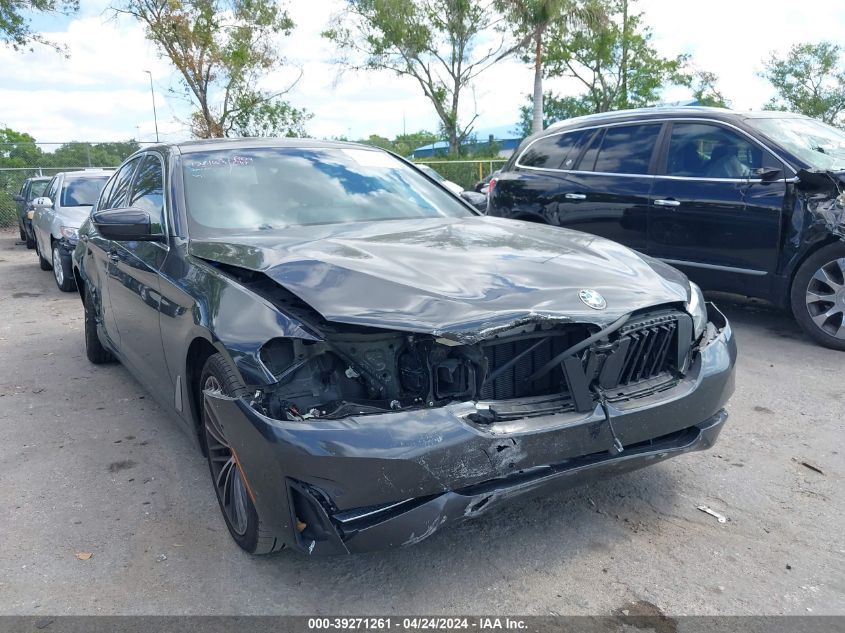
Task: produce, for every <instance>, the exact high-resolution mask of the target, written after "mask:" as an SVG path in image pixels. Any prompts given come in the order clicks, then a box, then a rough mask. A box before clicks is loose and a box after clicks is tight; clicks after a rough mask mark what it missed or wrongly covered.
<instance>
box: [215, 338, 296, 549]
mask: <svg viewBox="0 0 845 633" xmlns="http://www.w3.org/2000/svg"><path fill="white" fill-rule="evenodd" d="M199 387H200V393H199V398H200V402H201V403H202V405H201V408H200V411H201V415H202V425H203V433H202V439H203V442H205V448H206V455H207V456H208V467H209V470H210V471H211V481H212V483H213V484H214V491H215V492H216V493H217V501H218V503H219V505H220V511H221V512H222V513H223V519H224V521H225V522H226V527H227V528H229V534H231V535H232V538H233V539H234V540H235V543H237V544H238V545H239V546H240V547H241V548H242V549H244V550H246V551H247V552H249V553H250V554H270V553H271V552H277V551H279V550H281V549H282V548H283V547H284V542H283V541H282V539H280V538H277V537H276V536H275V535H273V534H271V533H270V532H268V531H267V530H266V528H265V526H264V524H263V523H262V521H261V517H259V515H258V511H257V510H256V508H255V504H254V503H253V501H252V493H251V491H250V490H249V483H248V482H247V480H246V477H244V474H243V471H242V470H241V463H240V460H239V459H238V457H237V454H236V453H235V451H234V449H233V448H232V446H231V445H230V444H229V440H228V439H227V438H226V432H225V431H224V429H223V426H222V425H221V424H220V423H219V421H218V420H217V418H216V416H215V414H214V412H213V411H212V410H210V409H209V407H207V406H205V398H204V396H203V392H204V391H216V392H219V393H222V394H225V395H227V396H233V397H237V396H242V395H244V394H246V389H245V388H244V386H243V384H242V383H241V381H240V379H239V378H238V376H237V374H236V373H235V371H234V369H232V368H231V367H230V366H229V364H228V363H227V362H226V359H225V358H223V356H222V355H221V354H219V353H218V354H214V355H212V356H210V357H209V359H208V360H207V361H206V362H205V366H204V367H203V370H202V375H201V377H200V383H199Z"/></svg>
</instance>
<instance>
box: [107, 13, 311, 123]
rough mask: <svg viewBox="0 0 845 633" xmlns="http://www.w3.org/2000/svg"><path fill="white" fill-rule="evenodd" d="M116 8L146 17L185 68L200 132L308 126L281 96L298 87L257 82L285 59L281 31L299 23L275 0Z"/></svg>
mask: <svg viewBox="0 0 845 633" xmlns="http://www.w3.org/2000/svg"><path fill="white" fill-rule="evenodd" d="M114 10H115V11H116V12H118V13H125V14H129V15H131V16H133V17H134V18H135V19H137V20H138V21H139V22H140V23H142V24H143V25H144V26H145V27H146V32H147V38H148V39H150V40H152V41H153V42H155V44H156V45H157V47H158V49H159V53H160V54H161V55H163V56H165V57H167V58H168V59H170V61H171V62H172V63H173V65H174V66H175V67H176V69H177V70H178V71H179V73H180V75H181V79H182V82H183V85H184V88H185V94H186V95H187V96H188V97H189V98H190V99H191V100H192V102H193V103H194V105H195V106H196V108H197V110H196V111H195V112H194V114H193V115H192V117H191V131H192V132H193V134H194V135H195V136H197V137H199V138H213V137H221V136H228V135H230V134H241V133H250V134H251V133H255V132H260V133H262V134H274V135H290V134H297V133H300V132H301V131H302V125H303V123H304V122H305V121H306V120H307V118H308V115H307V114H306V113H305V112H303V111H302V110H297V109H296V108H293V107H292V106H290V104H288V103H287V102H285V101H284V100H283V99H282V96H283V95H284V94H285V93H286V92H288V91H289V90H290V89H291V88H292V87H293V86H288V87H287V88H286V89H285V90H281V91H279V92H267V91H264V90H259V89H258V88H256V87H255V86H256V84H257V82H258V80H259V78H260V77H261V76H262V75H263V74H265V73H267V72H269V71H271V70H273V69H275V68H277V67H279V66H280V65H281V64H282V62H283V60H282V57H281V56H280V54H279V51H278V49H277V46H278V43H277V41H276V37H277V36H278V35H279V34H284V35H289V34H290V32H291V29H293V26H294V25H293V21H292V20H291V19H290V17H289V16H288V14H287V12H286V11H285V10H284V9H283V8H281V7H280V6H279V5H278V4H276V3H275V2H274V1H273V0H123V4H121V5H118V6H116V7H114ZM294 83H295V82H294Z"/></svg>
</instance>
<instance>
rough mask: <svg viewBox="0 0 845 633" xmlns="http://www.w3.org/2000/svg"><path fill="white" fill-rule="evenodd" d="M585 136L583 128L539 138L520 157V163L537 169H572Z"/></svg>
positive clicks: (522, 165)
mask: <svg viewBox="0 0 845 633" xmlns="http://www.w3.org/2000/svg"><path fill="white" fill-rule="evenodd" d="M583 136H584V132H583V130H577V131H575V132H569V133H567V134H554V135H552V136H546V137H543V138H540V139H537V140H536V141H534V142H533V143H531V145H530V146H529V147H528V149H527V150H525V152H523V153H522V155H521V156H520V157H519V165H520V166H521V167H534V168H536V169H572V165H573V163H574V162H575V158H576V157H577V155H578V151H577V148H578V147H579V145H580V141H581V138H582V137H583Z"/></svg>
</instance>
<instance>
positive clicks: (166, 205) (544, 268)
mask: <svg viewBox="0 0 845 633" xmlns="http://www.w3.org/2000/svg"><path fill="white" fill-rule="evenodd" d="M73 272H74V275H75V277H76V281H77V286H78V289H79V293H80V296H81V298H82V301H83V304H84V309H85V343H86V349H87V354H88V358H89V359H90V360H91V361H92V362H94V363H103V362H108V361H111V360H115V359H116V360H120V361H121V362H122V363H124V364H125V365H126V367H127V368H128V369H129V370H130V371H131V372H132V373H133V374H134V375H135V376H136V377H137V378H138V380H139V381H141V382H142V383H143V384H144V385H145V386H146V387H147V389H148V390H149V391H150V393H152V394H153V395H154V396H155V397H156V398H157V399H158V400H159V402H160V403H161V405H162V406H163V407H164V408H165V409H166V410H167V411H169V412H171V413H173V414H174V415H175V417H176V418H177V419H178V420H179V421H180V422H181V424H182V426H183V427H184V428H185V429H186V430H187V431H188V432H189V433H190V435H191V437H192V438H194V439H195V440H196V441H197V443H198V445H199V447H200V448H201V450H202V451H203V452H204V453H205V454H206V455H207V458H208V464H209V468H210V471H211V476H212V481H213V484H214V488H215V490H216V493H217V498H218V501H219V504H220V508H221V510H222V514H223V518H224V520H225V522H226V525H227V527H228V529H229V532H230V533H231V535H232V537H233V539H234V540H235V542H236V543H237V544H238V545H239V546H240V547H242V548H243V549H245V550H246V551H248V552H251V553H254V554H266V553H269V552H273V551H277V550H280V549H282V548H283V547H285V546H287V547H291V548H293V549H296V550H299V551H303V552H307V553H312V554H315V555H316V554H335V553H350V552H362V551H368V550H375V549H381V548H388V547H394V546H400V545H408V544H412V543H416V542H419V541H421V540H422V539H424V538H426V537H428V536H430V535H431V534H433V533H434V532H436V531H437V530H439V529H440V528H441V527H443V526H444V525H446V524H448V523H451V522H454V521H457V520H460V519H464V518H467V517H474V516H477V515H480V514H482V513H484V512H486V511H488V510H490V509H492V508H495V507H497V506H499V505H500V504H502V503H505V502H507V501H508V500H510V499H512V498H514V497H517V496H519V495H525V494H529V493H541V492H542V493H548V492H549V491H553V490H557V489H560V488H563V487H565V486H570V485H573V484H576V483H578V482H581V481H585V480H588V479H592V478H598V477H605V476H608V475H612V474H617V473H621V472H625V471H629V470H633V469H636V468H639V467H642V466H645V465H648V464H654V463H657V462H659V461H661V460H664V459H667V458H670V457H673V456H676V455H680V454H681V453H686V452H689V451H695V450H702V449H706V448H709V447H710V446H712V445H713V443H714V442H715V441H716V438H717V436H718V434H719V432H720V431H721V429H722V426H723V425H724V423H725V420H726V418H727V413H726V411H725V404H726V402H727V400H728V398H729V397H730V395H731V393H732V391H733V387H734V363H735V359H736V346H735V343H734V339H733V335H732V333H731V329H730V327H729V325H728V323H727V321H726V320H725V318H724V317H723V316H722V314H721V313H720V312H719V311H718V310H717V309H716V308H715V307H714V306H712V305H710V304H705V302H704V300H703V298H702V295H701V292H700V291H699V289H698V288H697V287H696V286H695V285H693V284H691V283H690V282H689V281H688V280H687V278H686V277H685V276H684V275H683V274H681V273H680V272H678V271H676V270H675V269H673V268H671V267H669V266H667V265H666V264H663V263H661V262H659V261H656V260H653V259H649V258H647V257H645V256H643V255H639V254H637V253H635V252H634V251H632V250H629V249H628V248H625V247H623V246H620V245H619V244H616V243H614V242H611V241H608V240H606V239H602V238H598V237H595V236H591V235H587V234H585V233H580V232H576V231H571V230H567V229H561V228H554V227H548V226H540V225H537V224H530V223H527V222H520V221H514V220H506V219H501V218H488V217H484V216H481V215H479V214H478V213H477V212H476V211H475V210H474V209H473V208H471V207H470V206H468V205H467V204H465V203H464V202H462V201H461V200H460V199H459V198H458V197H456V196H455V195H454V194H452V193H451V192H449V191H448V190H446V189H444V188H443V187H442V186H440V185H439V184H438V183H436V182H435V181H433V180H431V179H430V178H428V177H427V176H426V175H425V174H423V173H422V172H420V171H419V170H417V169H416V168H415V167H414V166H413V165H411V164H409V163H407V162H405V161H404V160H402V159H400V158H398V157H395V156H393V155H391V154H389V153H387V152H384V151H381V150H377V149H373V148H367V147H363V146H358V145H353V144H344V143H330V142H319V141H311V140H301V139H298V140H266V141H265V140H256V139H248V140H217V141H207V142H192V143H185V144H179V145H160V146H155V147H151V148H148V149H145V150H143V151H141V152H139V153H136V154H135V155H133V156H132V157H130V158H129V159H128V160H127V161H126V162H125V163H124V164H123V165H122V166H121V167H120V169H118V170H117V172H116V173H115V174H114V176H113V177H112V178H111V180H110V181H109V182H108V183H107V185H106V187H105V188H104V189H103V192H102V194H101V196H100V199H99V201H98V202H97V204H96V205H95V207H94V209H93V211H92V214H91V217H90V218H89V220H88V221H87V222H86V223H85V225H84V226H83V228H82V229H81V231H80V242H79V245H78V247H77V249H76V250H75V252H74V262H73Z"/></svg>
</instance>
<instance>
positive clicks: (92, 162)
mask: <svg viewBox="0 0 845 633" xmlns="http://www.w3.org/2000/svg"><path fill="white" fill-rule="evenodd" d="M139 147H140V146H139V145H138V142H137V141H123V142H116V143H76V142H71V143H65V144H63V145H60V146H59V147H58V148H56V151H55V152H53V153H52V154H44V158H43V161H44V163H45V166H50V167H117V166H118V165H120V163H122V162H123V160H124V159H125V158H126V157H127V156H129V155H130V154H132V153H133V152H136V151H138V148H139Z"/></svg>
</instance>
